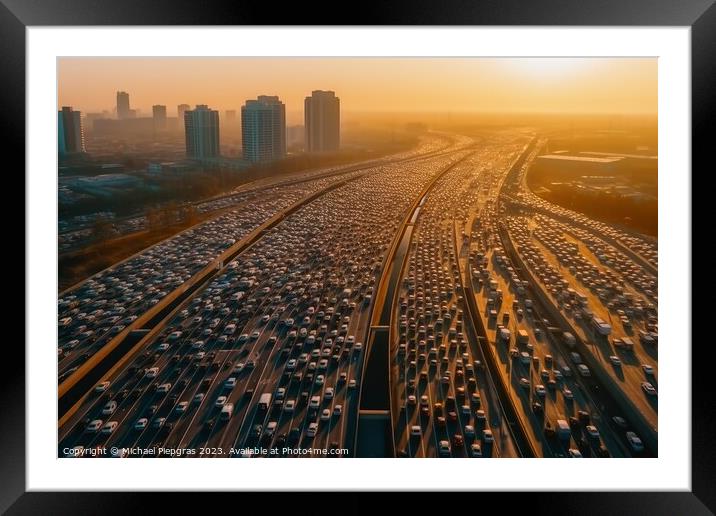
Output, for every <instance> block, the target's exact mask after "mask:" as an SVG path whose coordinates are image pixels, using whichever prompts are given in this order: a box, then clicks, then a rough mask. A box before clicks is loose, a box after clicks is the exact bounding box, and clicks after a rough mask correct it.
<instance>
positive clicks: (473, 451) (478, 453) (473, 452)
mask: <svg viewBox="0 0 716 516" xmlns="http://www.w3.org/2000/svg"><path fill="white" fill-rule="evenodd" d="M470 456H471V457H482V448H480V445H479V444H477V443H472V445H470Z"/></svg>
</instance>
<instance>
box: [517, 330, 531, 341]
mask: <svg viewBox="0 0 716 516" xmlns="http://www.w3.org/2000/svg"><path fill="white" fill-rule="evenodd" d="M529 341H530V334H529V333H527V330H525V329H519V330H517V344H527V343H528V342H529Z"/></svg>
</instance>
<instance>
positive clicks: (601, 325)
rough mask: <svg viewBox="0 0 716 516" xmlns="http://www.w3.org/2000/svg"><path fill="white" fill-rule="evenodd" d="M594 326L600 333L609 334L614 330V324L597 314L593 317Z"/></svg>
mask: <svg viewBox="0 0 716 516" xmlns="http://www.w3.org/2000/svg"><path fill="white" fill-rule="evenodd" d="M592 327H593V328H594V329H595V330H596V332H597V333H598V334H599V335H605V336H606V335H609V334H610V333H611V332H612V326H611V325H610V324H609V323H607V322H605V321H604V320H603V319H600V318H599V317H597V316H596V315H595V316H594V317H592Z"/></svg>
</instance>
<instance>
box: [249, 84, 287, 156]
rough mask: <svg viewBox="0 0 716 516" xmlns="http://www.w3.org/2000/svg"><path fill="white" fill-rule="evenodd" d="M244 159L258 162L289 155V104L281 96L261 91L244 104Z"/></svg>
mask: <svg viewBox="0 0 716 516" xmlns="http://www.w3.org/2000/svg"><path fill="white" fill-rule="evenodd" d="M241 139H242V143H243V151H244V159H246V160H249V161H252V162H258V161H271V160H275V159H280V158H283V157H284V156H285V155H286V106H284V104H283V102H281V101H280V100H279V99H278V97H277V96H269V95H259V97H258V98H257V99H256V100H247V101H246V104H244V105H243V106H242V107H241Z"/></svg>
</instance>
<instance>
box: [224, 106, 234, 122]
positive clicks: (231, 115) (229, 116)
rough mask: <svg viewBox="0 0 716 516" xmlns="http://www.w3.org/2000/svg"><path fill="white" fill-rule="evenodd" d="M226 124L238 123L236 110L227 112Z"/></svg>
mask: <svg viewBox="0 0 716 516" xmlns="http://www.w3.org/2000/svg"><path fill="white" fill-rule="evenodd" d="M226 123H227V124H235V123H236V110H235V109H227V110H226Z"/></svg>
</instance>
